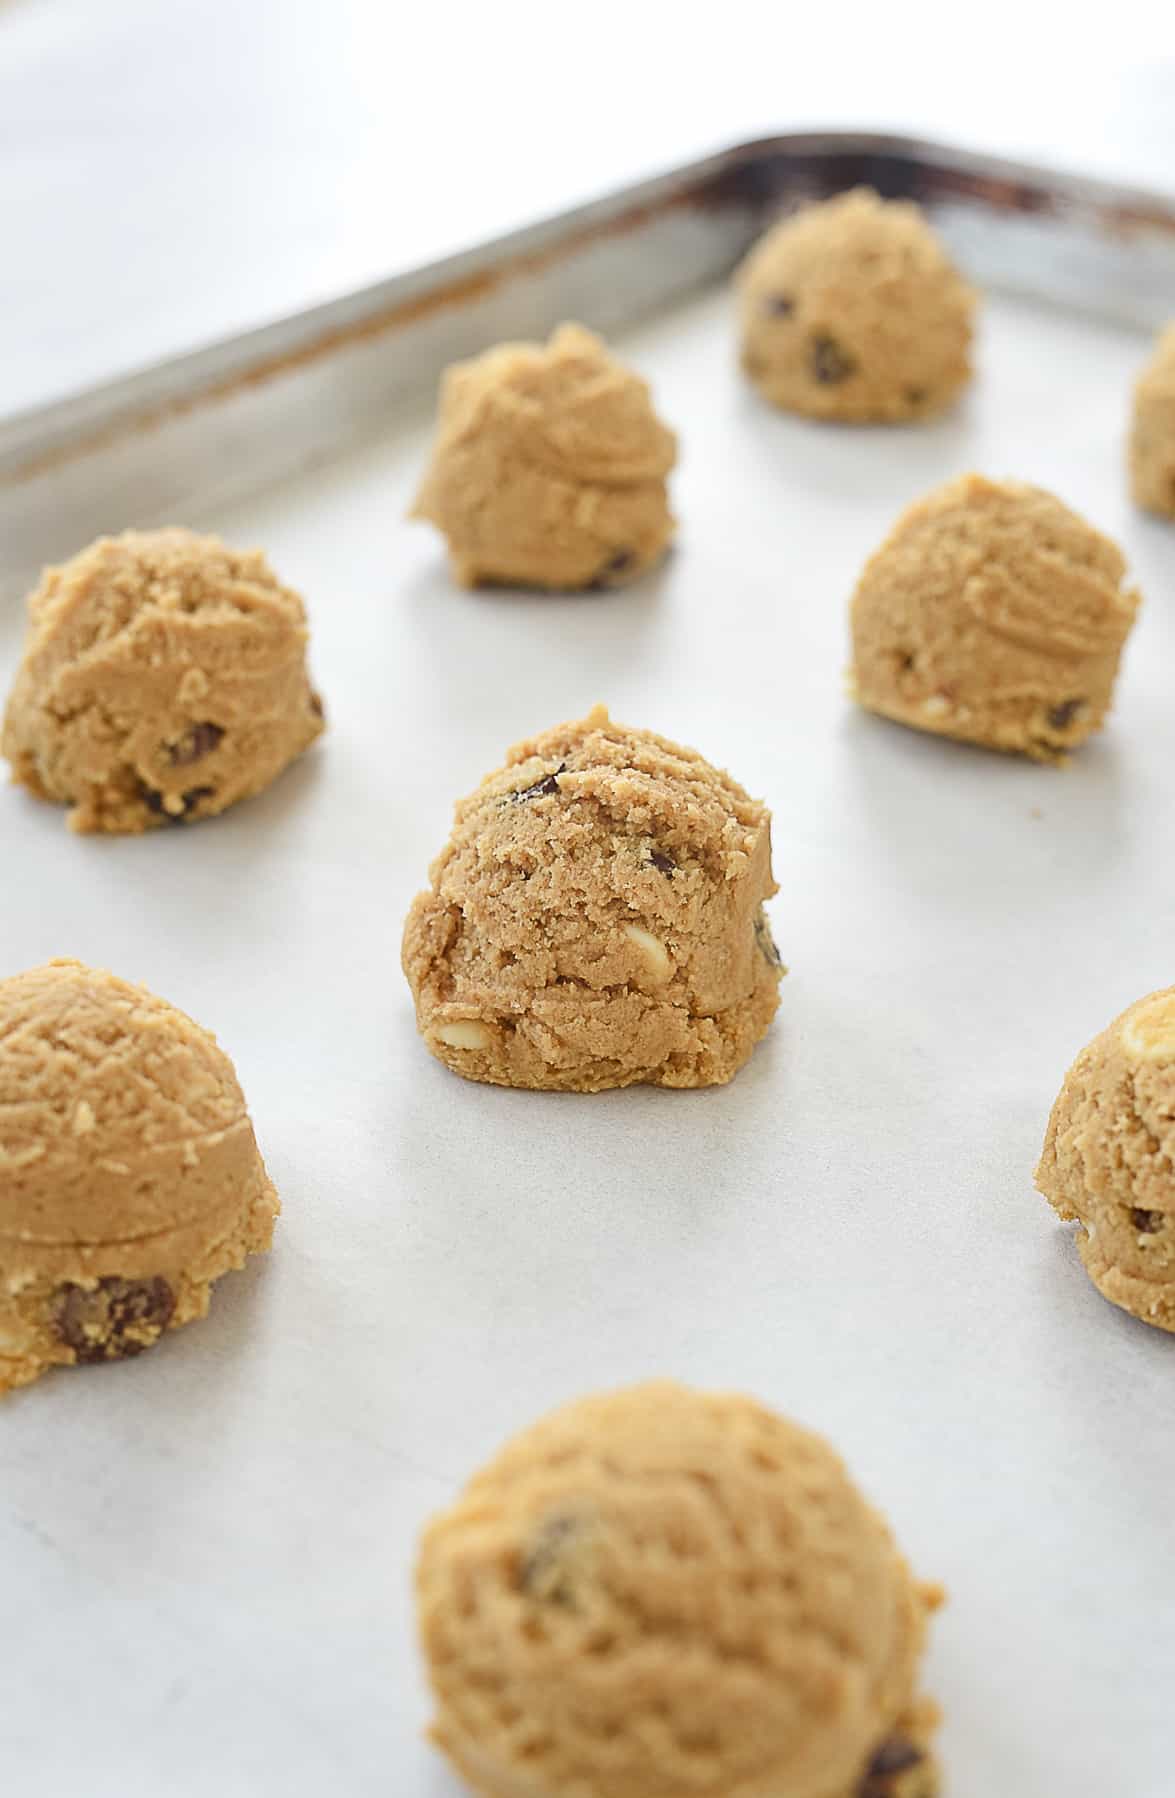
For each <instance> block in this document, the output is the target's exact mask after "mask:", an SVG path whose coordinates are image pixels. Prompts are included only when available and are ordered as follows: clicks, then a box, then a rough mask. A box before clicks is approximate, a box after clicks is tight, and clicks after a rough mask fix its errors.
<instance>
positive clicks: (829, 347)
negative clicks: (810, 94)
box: [737, 188, 975, 423]
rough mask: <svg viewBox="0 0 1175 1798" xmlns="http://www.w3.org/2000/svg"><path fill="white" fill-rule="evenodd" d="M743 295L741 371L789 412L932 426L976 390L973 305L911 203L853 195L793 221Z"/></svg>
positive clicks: (743, 276)
mask: <svg viewBox="0 0 1175 1798" xmlns="http://www.w3.org/2000/svg"><path fill="white" fill-rule="evenodd" d="M737 294H738V303H739V314H740V324H741V336H742V364H743V368H744V370H745V371H746V373H747V374H748V375H749V377H750V379H751V380H752V381H753V382H754V384H755V386H756V387H758V389H759V390H760V392H761V393H762V394H763V395H764V396H765V397H766V398H767V399H768V400H770V401H771V403H772V404H773V405H775V406H782V407H783V408H784V409H785V410H787V411H789V412H800V413H803V414H805V415H806V416H807V417H810V418H826V419H839V420H842V421H844V422H846V423H852V422H857V423H896V422H901V421H903V420H907V419H919V418H928V417H930V416H931V415H932V414H934V413H936V412H941V411H943V410H944V409H945V408H946V407H947V406H949V405H950V404H951V402H952V400H954V399H955V397H956V395H957V394H958V393H959V391H960V389H961V388H962V387H964V386H965V385H966V383H967V382H968V381H969V380H970V378H971V337H972V317H973V314H974V310H975V295H974V293H973V292H972V290H971V288H970V287H969V286H968V285H967V283H966V281H964V280H963V278H962V276H961V275H960V274H959V273H958V271H957V269H956V268H955V267H954V265H953V263H952V262H951V260H950V258H949V257H948V256H947V253H946V251H945V250H944V248H943V246H942V244H941V243H940V242H939V240H938V238H937V237H936V236H935V234H934V232H933V231H932V230H931V228H930V226H929V225H928V224H927V222H926V219H925V217H924V216H923V214H922V212H921V211H920V210H919V208H918V207H917V206H914V205H912V204H911V203H910V202H909V201H907V200H881V199H879V198H878V196H877V195H876V194H875V193H874V192H873V191H872V190H871V189H869V188H854V189H853V190H852V191H851V192H849V193H845V194H841V195H839V196H838V197H837V198H836V199H833V200H825V201H823V202H822V203H821V204H820V205H816V206H809V207H806V208H805V209H804V210H803V211H802V212H800V213H798V214H796V215H795V216H794V217H791V218H786V219H784V220H783V221H782V222H781V223H780V224H778V225H776V226H774V227H773V229H772V230H770V231H768V233H767V234H766V236H765V237H763V238H762V239H761V240H760V241H759V243H757V244H756V245H755V247H754V249H753V250H752V251H751V253H750V255H749V256H748V257H747V259H746V261H745V262H744V263H743V265H742V268H741V269H740V270H739V273H738V276H737Z"/></svg>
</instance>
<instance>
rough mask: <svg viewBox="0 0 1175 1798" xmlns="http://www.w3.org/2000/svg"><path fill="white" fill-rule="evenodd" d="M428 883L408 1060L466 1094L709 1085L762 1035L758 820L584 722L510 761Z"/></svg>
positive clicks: (641, 744) (644, 746)
mask: <svg viewBox="0 0 1175 1798" xmlns="http://www.w3.org/2000/svg"><path fill="white" fill-rule="evenodd" d="M430 876H431V880H432V886H431V888H430V890H429V891H428V892H425V893H421V894H420V895H419V896H418V897H417V899H416V900H415V902H414V904H413V906H412V909H411V911H410V912H409V915H408V920H407V924H406V925H405V929H404V947H403V961H404V972H405V974H406V975H407V978H408V983H409V985H410V986H411V988H412V995H413V998H414V999H415V1001H416V1017H417V1023H418V1025H419V1028H420V1031H421V1034H422V1035H423V1037H424V1040H425V1042H426V1043H427V1045H428V1047H429V1048H430V1049H431V1050H432V1053H433V1054H434V1055H436V1056H437V1057H438V1058H439V1059H440V1060H441V1061H443V1062H445V1063H446V1064H447V1065H448V1066H449V1067H451V1068H452V1069H453V1070H454V1071H455V1072H456V1073H459V1074H464V1075H465V1076H466V1077H467V1078H469V1079H471V1080H486V1081H490V1082H492V1083H493V1084H495V1085H499V1086H524V1087H546V1088H562V1089H565V1090H571V1091H579V1092H597V1091H599V1090H601V1089H602V1088H604V1087H614V1086H628V1085H631V1084H632V1083H634V1082H637V1081H645V1082H650V1083H652V1084H654V1085H658V1086H709V1085H712V1084H714V1083H715V1082H721V1081H725V1080H729V1079H730V1078H731V1076H732V1075H733V1074H734V1073H736V1072H737V1070H738V1069H739V1068H740V1067H741V1066H742V1064H743V1062H744V1061H746V1059H747V1057H748V1056H749V1055H750V1053H751V1051H752V1049H753V1048H754V1046H755V1044H756V1043H757V1042H758V1041H759V1039H760V1037H762V1035H763V1034H764V1032H765V1031H766V1029H767V1026H768V1024H769V1023H770V1022H771V1018H772V1015H773V1014H774V1011H775V1008H776V1005H777V1004H778V986H779V980H780V976H781V974H782V971H783V970H782V965H781V963H780V960H779V956H778V954H777V952H776V949H775V945H774V943H773V941H772V939H771V933H770V930H769V928H768V925H767V920H766V916H765V913H764V911H763V902H764V900H766V899H768V898H770V896H771V895H772V893H774V892H776V891H777V888H776V885H775V881H774V879H773V878H772V873H771V823H770V813H769V812H768V811H767V809H766V807H765V806H763V805H761V804H759V803H758V801H756V800H753V799H750V798H748V797H747V795H746V793H744V791H743V789H742V788H741V787H740V786H738V785H737V783H736V782H735V781H733V780H732V779H731V778H730V776H729V775H728V774H723V773H720V772H719V770H718V769H716V768H712V767H711V766H710V764H709V763H708V762H707V761H704V760H703V758H702V757H701V756H700V755H698V754H697V752H696V751H695V750H692V749H683V748H681V747H680V746H679V745H678V744H676V743H671V742H669V741H668V740H667V739H666V738H664V737H657V736H654V735H653V734H652V732H651V731H643V730H631V729H629V728H628V727H627V726H626V725H622V724H614V723H613V722H612V720H611V719H610V718H609V716H608V714H607V712H606V711H605V710H604V708H603V707H602V706H597V707H596V709H595V710H594V711H593V712H591V713H589V715H588V716H587V717H586V718H582V719H580V720H579V721H578V722H576V723H572V724H560V725H557V726H556V727H555V728H554V729H553V730H549V731H547V732H545V733H544V734H543V735H542V736H538V737H534V738H532V739H530V740H529V741H527V742H523V743H517V744H515V746H514V748H513V749H511V750H510V751H509V753H508V755H507V757H506V765H505V766H504V767H503V768H499V769H498V770H496V772H495V773H493V774H490V775H487V776H486V778H485V780H483V781H482V783H481V785H480V786H479V787H478V788H477V790H476V791H475V792H474V793H472V794H470V796H469V797H468V798H467V799H463V800H461V801H460V803H459V804H458V806H457V810H456V818H455V822H454V827H453V834H452V836H451V838H450V840H449V842H448V843H447V844H446V845H445V848H444V849H443V850H442V851H441V853H440V855H439V856H438V857H437V859H436V861H435V862H434V863H433V865H432V868H431V869H430Z"/></svg>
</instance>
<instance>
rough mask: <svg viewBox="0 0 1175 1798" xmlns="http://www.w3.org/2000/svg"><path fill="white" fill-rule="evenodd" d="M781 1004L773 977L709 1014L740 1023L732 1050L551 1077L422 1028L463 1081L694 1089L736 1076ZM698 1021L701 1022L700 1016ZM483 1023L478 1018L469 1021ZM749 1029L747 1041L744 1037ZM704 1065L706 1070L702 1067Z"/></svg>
mask: <svg viewBox="0 0 1175 1798" xmlns="http://www.w3.org/2000/svg"><path fill="white" fill-rule="evenodd" d="M778 1009H779V980H778V979H775V980H773V981H772V982H771V984H770V986H769V987H767V986H761V987H758V988H756V990H755V992H753V993H752V994H751V996H750V998H748V999H746V1000H744V1001H743V1002H742V1004H741V1005H733V1006H731V1007H729V1009H728V1010H727V1011H724V1012H718V1013H715V1014H713V1016H712V1017H710V1018H708V1019H706V1020H705V1021H708V1022H711V1023H713V1022H716V1020H717V1019H718V1018H730V1019H731V1020H732V1022H734V1023H735V1024H736V1026H741V1028H736V1031H735V1032H734V1033H733V1034H734V1036H735V1037H737V1038H738V1039H739V1040H738V1046H737V1048H736V1047H735V1043H734V1041H732V1033H731V1032H729V1031H728V1032H726V1033H724V1034H723V1037H722V1046H726V1045H729V1053H728V1054H716V1053H714V1052H712V1051H708V1050H706V1051H703V1052H701V1053H699V1056H698V1058H697V1061H696V1062H694V1063H689V1064H685V1065H677V1066H674V1067H667V1066H666V1065H665V1064H664V1063H660V1064H658V1065H655V1066H652V1067H645V1068H635V1069H631V1070H624V1071H623V1072H616V1071H613V1069H612V1068H611V1067H607V1066H603V1065H601V1064H599V1063H596V1064H593V1065H591V1066H589V1067H587V1068H574V1067H568V1068H564V1069H553V1070H552V1072H551V1077H550V1078H549V1079H547V1078H537V1079H536V1078H526V1079H523V1078H520V1077H518V1076H516V1075H513V1074H512V1072H511V1070H510V1068H509V1066H508V1065H507V1064H506V1062H505V1060H504V1058H502V1057H497V1056H494V1057H490V1056H487V1055H486V1054H485V1053H484V1052H483V1051H481V1050H478V1049H464V1050H461V1049H455V1048H452V1047H450V1046H449V1045H448V1044H447V1043H444V1042H441V1041H439V1040H438V1039H437V1035H436V1028H435V1026H434V1027H432V1028H423V1027H422V1028H421V1030H420V1034H421V1036H422V1037H423V1038H424V1042H425V1046H426V1048H427V1049H428V1050H429V1053H430V1054H432V1055H433V1056H435V1058H436V1059H437V1060H438V1061H439V1062H442V1063H443V1065H444V1066H445V1067H447V1068H449V1069H450V1070H451V1072H453V1073H454V1074H459V1075H460V1076H461V1077H462V1079H464V1080H474V1081H476V1082H478V1083H479V1084H480V1085H483V1086H501V1087H508V1088H511V1089H512V1090H514V1091H516V1092H570V1093H597V1092H615V1091H619V1090H621V1089H623V1088H624V1087H628V1086H660V1087H666V1088H671V1089H679V1090H688V1091H696V1090H698V1089H700V1088H703V1087H707V1086H726V1085H728V1084H729V1083H730V1081H731V1080H733V1079H734V1077H735V1075H736V1074H737V1073H738V1072H739V1071H740V1070H741V1069H742V1068H744V1067H745V1066H746V1064H747V1062H748V1061H749V1060H750V1059H751V1056H752V1055H753V1054H754V1052H755V1050H756V1048H757V1047H758V1045H759V1044H760V1043H761V1042H762V1041H763V1039H764V1037H765V1036H766V1035H767V1032H768V1030H769V1029H770V1027H771V1022H772V1019H773V1018H774V1016H775V1013H776V1011H777V1010H778ZM699 1021H703V1020H701V1019H699ZM470 1022H480V1020H470ZM744 1032H745V1033H746V1041H745V1043H744V1042H743V1041H742V1040H741V1039H742V1037H743V1034H744ZM702 1066H704V1067H705V1068H706V1072H702V1071H701V1068H702Z"/></svg>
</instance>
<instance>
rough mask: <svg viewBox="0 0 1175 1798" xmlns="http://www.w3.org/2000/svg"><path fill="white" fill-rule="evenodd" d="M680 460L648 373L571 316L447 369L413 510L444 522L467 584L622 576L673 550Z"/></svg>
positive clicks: (556, 584) (570, 584) (611, 581)
mask: <svg viewBox="0 0 1175 1798" xmlns="http://www.w3.org/2000/svg"><path fill="white" fill-rule="evenodd" d="M676 459H677V439H676V438H675V436H674V434H673V432H672V431H671V430H669V429H668V427H667V426H665V425H664V424H662V422H661V420H660V419H659V418H658V417H657V414H656V412H655V411H654V410H653V404H652V400H651V398H650V396H649V389H648V387H647V385H646V384H645V382H644V381H642V380H641V379H640V377H639V376H638V375H636V374H634V373H633V372H632V370H631V369H629V368H625V366H624V365H623V364H622V363H620V362H617V361H616V359H615V357H613V356H611V355H610V354H609V353H608V349H607V347H606V345H605V344H604V343H602V342H601V340H600V339H599V338H598V337H596V336H594V335H593V334H592V333H591V332H590V331H585V330H584V329H583V327H582V325H571V324H568V325H561V326H560V327H559V329H558V330H557V331H556V332H555V333H554V335H553V336H552V337H551V339H550V341H549V342H548V343H547V344H545V345H544V344H537V343H504V344H500V345H499V346H498V347H497V348H496V349H492V350H487V351H486V353H485V354H484V355H482V356H478V357H476V358H474V360H472V361H470V362H457V363H454V364H453V366H452V367H451V368H449V369H447V370H446V371H445V375H444V377H443V380H442V384H441V398H440V414H439V419H438V424H437V436H436V442H435V444H434V446H433V451H432V459H431V461H430V464H429V467H428V470H427V473H426V474H425V477H424V481H423V484H422V486H421V489H420V492H419V494H418V495H417V498H416V503H415V505H414V507H413V511H412V516H413V517H415V518H426V519H428V520H430V521H431V522H432V523H433V524H435V525H436V527H437V529H438V530H439V531H441V532H442V534H443V535H444V537H445V538H446V539H447V541H448V546H449V558H450V561H451V563H452V568H453V574H454V576H455V577H456V579H457V580H458V581H459V582H460V583H461V584H462V585H463V586H466V587H475V586H481V585H497V586H518V587H540V588H551V589H556V590H558V589H564V590H566V589H574V588H583V587H617V586H620V585H622V584H623V583H624V582H626V581H631V580H634V579H635V578H636V577H637V576H638V575H640V574H643V573H644V572H645V570H646V569H648V568H652V567H653V566H654V564H655V563H657V562H659V561H660V560H661V557H662V556H663V555H664V553H665V550H666V547H667V546H668V543H669V540H670V538H671V537H672V535H673V529H674V521H673V515H672V513H671V512H670V510H669V496H668V491H667V488H666V484H665V483H666V477H667V476H668V474H669V471H670V469H671V468H672V467H673V464H674V462H675V461H676Z"/></svg>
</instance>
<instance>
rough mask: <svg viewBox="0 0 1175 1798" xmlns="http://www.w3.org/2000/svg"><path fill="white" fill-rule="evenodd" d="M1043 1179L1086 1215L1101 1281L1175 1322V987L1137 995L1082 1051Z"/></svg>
mask: <svg viewBox="0 0 1175 1798" xmlns="http://www.w3.org/2000/svg"><path fill="white" fill-rule="evenodd" d="M1036 1184H1037V1186H1038V1187H1039V1189H1040V1191H1041V1192H1042V1193H1043V1194H1044V1196H1045V1198H1046V1199H1047V1200H1048V1201H1049V1204H1050V1205H1051V1206H1052V1207H1053V1209H1054V1210H1055V1211H1056V1212H1057V1213H1058V1214H1059V1215H1060V1216H1061V1217H1063V1218H1065V1219H1066V1220H1068V1221H1070V1222H1076V1223H1077V1224H1079V1225H1080V1232H1079V1236H1078V1242H1079V1246H1080V1250H1081V1259H1082V1261H1083V1262H1084V1263H1085V1270H1086V1272H1087V1273H1088V1275H1089V1277H1090V1279H1091V1280H1092V1281H1093V1283H1094V1285H1095V1286H1096V1287H1097V1289H1098V1291H1099V1292H1100V1293H1102V1294H1103V1295H1104V1297H1106V1298H1108V1299H1109V1300H1110V1301H1111V1303H1113V1304H1115V1305H1120V1306H1121V1307H1122V1309H1123V1310H1124V1311H1130V1312H1132V1313H1133V1315H1134V1316H1135V1317H1140V1318H1141V1319H1142V1321H1143V1322H1144V1323H1148V1324H1154V1325H1155V1327H1156V1328H1157V1329H1160V1330H1173V1331H1175V987H1166V988H1164V989H1162V990H1161V991H1159V992H1157V993H1151V994H1149V995H1148V996H1147V997H1146V998H1145V999H1139V1000H1137V1001H1136V1003H1135V1004H1133V1005H1131V1006H1129V1007H1128V1008H1127V1009H1126V1010H1125V1011H1124V1012H1123V1013H1122V1014H1121V1016H1120V1017H1117V1018H1115V1019H1114V1022H1113V1023H1112V1024H1110V1025H1109V1026H1108V1027H1107V1028H1106V1029H1105V1030H1103V1031H1102V1032H1101V1034H1100V1036H1095V1037H1094V1039H1093V1041H1092V1042H1091V1043H1089V1044H1087V1046H1086V1047H1085V1048H1084V1049H1083V1050H1082V1051H1081V1053H1080V1055H1079V1056H1078V1057H1077V1059H1076V1061H1075V1062H1074V1063H1073V1066H1072V1067H1071V1068H1070V1069H1069V1071H1068V1073H1067V1074H1066V1075H1065V1080H1064V1084H1063V1085H1062V1087H1061V1090H1060V1093H1059V1094H1058V1096H1057V1100H1056V1103H1055V1104H1054V1106H1053V1110H1052V1116H1051V1117H1050V1118H1049V1125H1048V1132H1047V1134H1046V1136H1045V1141H1044V1151H1043V1153H1042V1155H1041V1158H1040V1164H1039V1166H1038V1167H1037V1170H1036Z"/></svg>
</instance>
